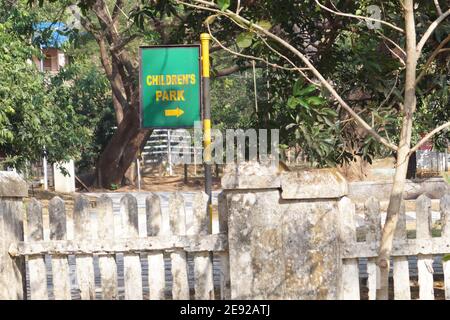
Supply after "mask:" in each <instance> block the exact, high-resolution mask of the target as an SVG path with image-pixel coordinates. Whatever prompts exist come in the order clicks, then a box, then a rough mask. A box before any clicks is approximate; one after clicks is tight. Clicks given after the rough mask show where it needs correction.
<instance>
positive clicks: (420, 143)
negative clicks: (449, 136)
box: [409, 121, 450, 155]
mask: <svg viewBox="0 0 450 320" xmlns="http://www.w3.org/2000/svg"><path fill="white" fill-rule="evenodd" d="M446 128H450V121H449V122H447V123H444V124H443V125H441V126H439V127H437V128H436V129H434V130H433V131H431V132H430V133H429V134H427V135H426V136H425V137H423V138H422V140H420V141H419V142H418V143H417V144H416V145H415V146H414V147H413V148H411V150H410V151H409V154H410V155H411V154H412V153H414V152H416V151H417V150H419V148H420V147H421V146H422V145H423V144H424V143H425V142H427V141H428V140H430V139H431V138H432V137H433V136H434V135H436V134H438V133H439V132H441V131H442V130H444V129H446Z"/></svg>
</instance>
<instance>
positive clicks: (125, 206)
mask: <svg viewBox="0 0 450 320" xmlns="http://www.w3.org/2000/svg"><path fill="white" fill-rule="evenodd" d="M120 212H121V216H122V219H123V220H122V221H123V224H122V226H123V228H122V232H123V234H122V237H124V238H139V220H138V219H139V218H138V208H137V200H136V198H135V197H133V196H132V195H130V194H126V195H124V196H123V197H122V199H121V200H120ZM123 267H124V283H125V299H126V300H142V270H141V260H140V258H139V254H138V253H132V252H127V253H124V255H123Z"/></svg>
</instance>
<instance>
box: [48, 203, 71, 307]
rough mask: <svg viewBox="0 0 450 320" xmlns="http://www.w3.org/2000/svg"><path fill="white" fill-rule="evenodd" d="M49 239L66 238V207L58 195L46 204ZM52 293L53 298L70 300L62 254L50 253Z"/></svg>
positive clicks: (67, 269) (68, 278)
mask: <svg viewBox="0 0 450 320" xmlns="http://www.w3.org/2000/svg"><path fill="white" fill-rule="evenodd" d="M48 215H49V223H50V240H67V221H66V208H65V205H64V201H63V200H62V199H61V198H60V197H54V198H53V199H52V200H50V202H49V205H48ZM52 274H53V277H52V279H53V294H54V296H55V300H70V299H71V298H72V297H71V294H70V271H69V260H68V259H67V256H64V255H52Z"/></svg>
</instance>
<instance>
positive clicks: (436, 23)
mask: <svg viewBox="0 0 450 320" xmlns="http://www.w3.org/2000/svg"><path fill="white" fill-rule="evenodd" d="M449 15H450V9H448V10H447V11H446V12H444V13H443V14H441V15H440V16H439V18H437V19H436V20H434V22H433V23H432V24H431V25H430V26H429V27H428V29H427V31H425V33H424V35H423V36H422V38H421V39H420V41H419V43H418V44H417V49H416V52H417V55H418V56H419V55H420V54H421V52H422V49H423V47H424V46H425V43H426V42H427V41H428V39H429V38H430V37H431V35H432V34H433V32H434V30H435V29H436V28H437V27H438V26H439V24H440V23H441V22H442V21H444V20H445V19H446V18H447V17H448V16H449Z"/></svg>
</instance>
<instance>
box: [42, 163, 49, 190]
mask: <svg viewBox="0 0 450 320" xmlns="http://www.w3.org/2000/svg"><path fill="white" fill-rule="evenodd" d="M42 167H43V169H44V190H48V173H47V157H46V156H44V158H42Z"/></svg>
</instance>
